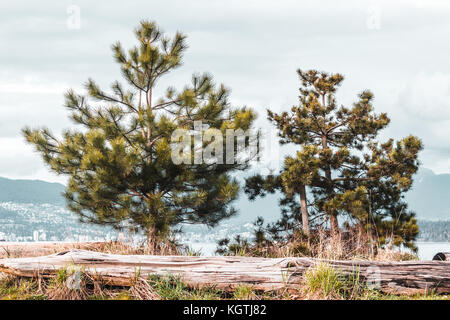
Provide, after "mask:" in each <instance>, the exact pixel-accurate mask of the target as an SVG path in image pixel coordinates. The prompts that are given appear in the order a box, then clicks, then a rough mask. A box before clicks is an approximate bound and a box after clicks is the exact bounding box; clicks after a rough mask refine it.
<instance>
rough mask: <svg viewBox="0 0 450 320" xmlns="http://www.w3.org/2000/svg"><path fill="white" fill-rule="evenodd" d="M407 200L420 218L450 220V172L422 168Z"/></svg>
mask: <svg viewBox="0 0 450 320" xmlns="http://www.w3.org/2000/svg"><path fill="white" fill-rule="evenodd" d="M406 201H407V202H408V204H409V207H410V209H412V210H414V211H415V212H416V214H417V216H418V217H419V218H420V219H433V220H437V219H446V220H450V174H435V173H434V172H433V171H432V170H430V169H426V168H421V169H420V170H419V172H418V173H417V175H415V176H414V183H413V186H412V189H411V190H410V191H409V192H408V194H407V195H406Z"/></svg>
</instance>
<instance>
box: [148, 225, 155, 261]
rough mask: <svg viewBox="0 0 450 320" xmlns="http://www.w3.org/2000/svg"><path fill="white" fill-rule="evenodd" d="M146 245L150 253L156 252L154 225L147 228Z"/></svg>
mask: <svg viewBox="0 0 450 320" xmlns="http://www.w3.org/2000/svg"><path fill="white" fill-rule="evenodd" d="M147 247H148V251H149V252H150V253H153V254H155V253H156V252H155V251H156V229H155V227H148V228H147Z"/></svg>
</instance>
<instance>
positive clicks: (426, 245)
mask: <svg viewBox="0 0 450 320" xmlns="http://www.w3.org/2000/svg"><path fill="white" fill-rule="evenodd" d="M190 246H191V248H193V249H194V250H197V251H198V250H200V251H201V253H202V255H203V256H212V255H214V251H215V250H216V244H215V243H204V242H192V243H190ZM417 246H418V248H419V258H420V260H431V259H433V256H434V255H435V254H436V253H438V252H450V242H417Z"/></svg>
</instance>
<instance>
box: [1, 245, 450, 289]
mask: <svg viewBox="0 0 450 320" xmlns="http://www.w3.org/2000/svg"><path fill="white" fill-rule="evenodd" d="M320 263H327V264H328V265H329V266H332V267H334V268H335V269H336V270H338V272H340V273H341V274H343V275H350V274H355V273H357V274H359V278H360V280H361V281H365V282H366V283H367V284H369V285H374V286H375V287H378V288H379V289H381V290H382V291H384V292H389V293H398V294H412V293H424V292H427V291H429V290H434V291H435V292H438V293H450V262H447V261H407V262H374V261H333V260H328V261H322V260H319V259H311V258H275V259H271V258H254V257H228V256H216V257H191V256H149V255H115V254H105V253H101V252H92V251H85V250H71V251H64V252H60V253H57V254H52V255H49V256H42V257H34V258H16V259H3V260H0V271H2V272H5V273H8V274H12V275H15V276H21V277H38V276H40V277H43V278H49V277H53V276H54V275H55V274H56V272H57V271H58V270H59V269H61V268H67V267H68V266H72V267H73V266H78V267H80V268H82V270H83V272H85V273H88V274H89V275H90V276H91V277H92V278H94V279H97V280H100V281H102V282H103V283H105V284H110V285H120V286H130V285H132V284H133V283H134V281H135V279H136V277H144V278H145V277H148V276H149V275H155V274H156V275H160V276H167V275H172V276H178V277H180V278H181V280H182V281H184V282H185V283H187V284H188V285H189V286H192V287H199V286H215V287H217V288H220V289H223V290H232V289H233V288H235V287H236V286H239V285H243V284H244V285H251V286H253V288H254V289H256V290H264V291H270V290H278V289H283V288H296V287H298V286H299V285H300V284H301V282H302V275H303V274H304V272H305V271H306V270H307V269H308V268H310V267H313V266H316V265H317V264H320Z"/></svg>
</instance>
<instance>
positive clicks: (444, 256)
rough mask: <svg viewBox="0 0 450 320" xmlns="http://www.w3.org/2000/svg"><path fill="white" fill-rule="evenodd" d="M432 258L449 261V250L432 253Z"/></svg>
mask: <svg viewBox="0 0 450 320" xmlns="http://www.w3.org/2000/svg"><path fill="white" fill-rule="evenodd" d="M433 260H437V261H450V252H438V253H436V254H435V255H434V257H433Z"/></svg>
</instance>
